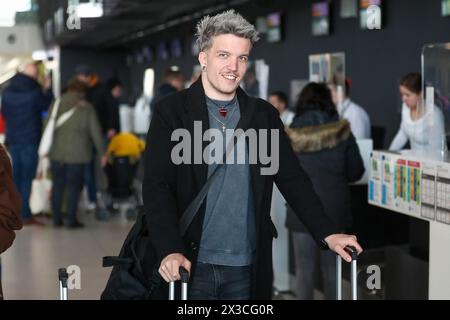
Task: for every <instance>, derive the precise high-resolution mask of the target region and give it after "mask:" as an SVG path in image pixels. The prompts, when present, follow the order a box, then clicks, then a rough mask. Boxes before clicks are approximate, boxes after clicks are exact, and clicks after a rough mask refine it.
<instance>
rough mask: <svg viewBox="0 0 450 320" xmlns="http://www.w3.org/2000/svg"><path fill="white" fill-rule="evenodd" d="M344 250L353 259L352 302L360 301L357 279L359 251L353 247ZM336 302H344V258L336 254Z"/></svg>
mask: <svg viewBox="0 0 450 320" xmlns="http://www.w3.org/2000/svg"><path fill="white" fill-rule="evenodd" d="M344 250H345V251H346V252H347V253H348V254H349V255H350V257H351V258H352V261H351V262H350V263H351V265H352V266H351V276H350V278H351V282H352V300H358V281H357V280H358V278H357V261H358V251H357V250H356V248H355V247H353V246H347V247H345V248H344ZM336 300H342V258H341V256H340V255H338V254H336Z"/></svg>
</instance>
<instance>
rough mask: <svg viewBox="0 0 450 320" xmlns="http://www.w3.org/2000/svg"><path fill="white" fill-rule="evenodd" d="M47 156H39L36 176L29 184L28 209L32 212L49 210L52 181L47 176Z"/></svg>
mask: <svg viewBox="0 0 450 320" xmlns="http://www.w3.org/2000/svg"><path fill="white" fill-rule="evenodd" d="M49 167H50V164H49V160H48V158H40V159H39V163H38V168H37V171H36V177H35V178H34V179H33V182H32V184H31V194H30V210H31V213H32V214H39V213H44V212H50V208H51V202H50V196H51V192H52V181H51V180H50V179H49V178H48V175H47V174H48V171H49Z"/></svg>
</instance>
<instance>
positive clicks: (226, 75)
mask: <svg viewBox="0 0 450 320" xmlns="http://www.w3.org/2000/svg"><path fill="white" fill-rule="evenodd" d="M222 77H224V78H225V79H227V80H231V81H236V79H237V76H236V75H234V74H222Z"/></svg>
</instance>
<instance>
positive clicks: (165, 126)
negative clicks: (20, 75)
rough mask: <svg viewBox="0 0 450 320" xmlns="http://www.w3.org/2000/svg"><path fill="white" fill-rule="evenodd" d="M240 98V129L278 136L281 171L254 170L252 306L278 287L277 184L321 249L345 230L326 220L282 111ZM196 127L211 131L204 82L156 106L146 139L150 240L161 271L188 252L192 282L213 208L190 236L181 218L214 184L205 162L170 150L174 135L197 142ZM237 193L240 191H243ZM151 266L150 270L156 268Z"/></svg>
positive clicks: (240, 95) (145, 186)
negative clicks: (165, 262)
mask: <svg viewBox="0 0 450 320" xmlns="http://www.w3.org/2000/svg"><path fill="white" fill-rule="evenodd" d="M237 97H238V100H239V108H240V113H241V119H240V121H239V123H238V125H237V127H238V128H242V129H244V130H247V129H249V128H253V129H256V130H258V129H278V130H279V141H277V142H278V144H279V170H278V172H277V173H276V174H275V175H262V174H261V170H260V169H261V168H262V167H264V165H263V164H261V163H260V161H259V160H260V159H258V163H257V164H250V172H251V187H252V188H253V196H254V206H255V224H256V228H255V229H256V252H255V254H254V257H253V275H252V284H253V285H252V299H270V298H271V296H272V282H273V270H272V240H273V238H274V237H276V236H277V231H276V229H275V226H274V224H273V223H272V220H271V218H270V207H271V200H272V189H273V183H274V182H275V183H276V184H277V186H278V188H279V190H280V191H281V193H282V194H283V196H284V197H285V199H286V200H287V202H288V203H289V204H290V205H291V207H292V208H293V210H294V211H295V212H296V214H297V215H298V217H299V219H300V220H301V221H302V222H303V223H304V224H305V226H306V227H307V228H308V230H310V231H311V233H312V234H313V236H314V237H315V239H316V240H317V241H318V242H320V241H321V240H322V239H324V238H325V237H327V236H328V235H330V234H334V233H337V231H338V228H337V227H336V226H335V225H334V223H333V222H332V221H331V220H330V219H329V218H328V217H327V216H326V215H325V213H324V210H323V207H322V204H321V202H320V200H319V198H318V196H317V195H316V193H315V192H314V189H313V186H312V183H311V180H310V179H309V177H308V175H307V174H306V173H305V171H304V170H303V169H302V168H301V166H300V165H299V162H298V160H297V158H296V156H295V154H294V152H293V150H292V147H291V144H290V141H289V138H288V137H287V136H286V133H285V131H284V126H283V124H282V122H281V120H280V118H279V114H278V111H277V110H276V109H275V108H274V107H273V106H272V105H270V104H269V103H267V102H266V101H264V100H262V99H256V98H252V97H249V96H247V95H246V94H245V93H244V91H243V90H241V89H240V88H238V90H237ZM194 121H201V122H202V129H203V131H205V130H207V129H209V119H208V111H207V107H206V98H205V92H204V89H203V85H202V82H201V78H200V79H199V80H198V81H197V82H195V83H194V84H193V85H192V86H191V87H190V88H189V89H186V90H183V91H181V92H179V93H175V94H172V95H170V96H168V97H165V98H164V99H162V100H161V101H160V102H158V103H157V104H156V106H155V110H154V113H153V115H152V120H151V124H150V128H149V132H148V135H147V144H146V151H145V157H144V161H145V162H144V166H145V174H144V181H143V200H144V209H145V211H146V217H147V221H148V224H149V234H150V241H151V244H152V246H153V247H154V249H155V250H156V253H157V260H158V262H157V263H158V264H157V265H158V266H159V263H160V261H161V260H162V259H163V258H164V257H166V256H167V255H168V254H171V253H182V254H184V255H185V256H186V257H187V258H188V259H189V260H190V261H191V262H192V264H193V268H192V270H191V277H192V276H193V273H195V264H196V260H197V254H198V247H199V243H200V241H201V234H202V226H203V219H204V215H205V203H206V201H205V202H204V203H203V205H202V206H201V207H200V209H199V211H198V213H197V215H196V217H195V219H194V220H193V222H192V224H191V225H190V227H189V228H188V230H187V232H186V233H185V235H184V236H183V237H182V236H180V232H179V219H180V217H181V215H182V214H183V212H184V210H185V209H186V207H187V206H188V205H189V204H190V203H191V201H192V200H193V199H194V198H195V196H196V195H197V194H198V192H199V191H200V189H201V187H202V186H203V185H204V184H205V182H206V181H207V171H208V165H207V164H205V163H204V162H203V161H202V164H179V165H176V164H174V163H173V161H172V159H171V151H172V148H173V147H174V146H175V145H176V144H178V141H171V134H172V132H173V131H174V130H175V129H178V128H185V129H187V130H188V131H189V132H190V134H191V137H194ZM193 140H194V139H192V141H191V142H192V145H193V144H194V141H193ZM268 141H269V146H268V150H271V146H270V139H268ZM258 143H259V141H258ZM208 144H209V142H203V149H202V150H204V148H205V147H206V146H207V145H208ZM192 150H194V149H193V147H192ZM193 156H194V155H193V152H192V157H193ZM236 192H239V186H238V185H236ZM232 227H233V226H231V225H230V228H232ZM148 267H149V268H151V266H150V265H149V266H148Z"/></svg>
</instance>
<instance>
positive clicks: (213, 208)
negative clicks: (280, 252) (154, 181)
mask: <svg viewBox="0 0 450 320" xmlns="http://www.w3.org/2000/svg"><path fill="white" fill-rule="evenodd" d="M206 103H207V107H208V114H209V123H210V128H211V129H212V128H215V129H219V130H220V132H221V133H222V137H223V145H224V148H223V152H225V147H226V145H228V142H229V141H226V140H227V138H228V139H229V138H230V136H231V134H226V132H223V131H222V126H223V125H225V126H226V129H227V130H228V129H235V128H236V125H237V123H238V121H239V119H240V111H239V102H238V100H237V98H236V97H235V98H234V99H233V100H232V101H218V100H212V99H209V98H206ZM220 106H225V108H226V109H227V116H226V117H222V116H221V115H220V113H219V107H220ZM219 120H220V121H221V122H222V123H221V122H219ZM239 139H243V141H245V139H244V137H243V135H242V137H240V138H239ZM237 145H239V143H238V144H237ZM241 145H242V146H243V148H237V147H236V146H235V150H234V152H235V157H234V160H235V161H234V162H233V164H230V163H229V162H227V164H225V165H224V166H223V167H222V168H221V169H219V170H220V171H219V175H218V177H217V179H216V181H215V182H214V183H213V185H212V186H211V187H210V189H209V191H208V195H207V200H206V212H205V220H204V223H203V233H202V239H201V243H200V249H199V255H198V261H200V262H204V263H211V264H218V265H226V266H245V265H250V264H251V263H252V255H253V252H254V250H255V242H256V241H255V237H256V233H255V218H254V205H253V194H252V188H251V181H250V166H249V164H248V148H247V146H246V144H241ZM243 153H245V163H244V164H239V163H237V159H239V157H243V156H244V155H243ZM220 158H222V156H220ZM241 159H242V158H241ZM216 166H217V163H213V164H210V165H209V166H208V177H209V176H210V175H211V174H212V173H213V171H214V169H215V167H216Z"/></svg>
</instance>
